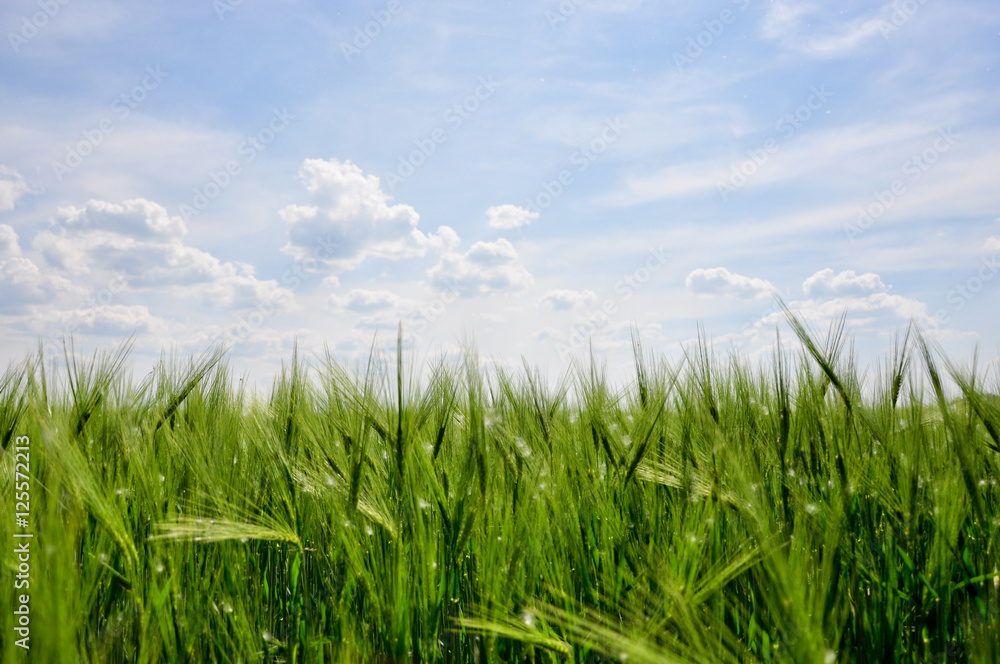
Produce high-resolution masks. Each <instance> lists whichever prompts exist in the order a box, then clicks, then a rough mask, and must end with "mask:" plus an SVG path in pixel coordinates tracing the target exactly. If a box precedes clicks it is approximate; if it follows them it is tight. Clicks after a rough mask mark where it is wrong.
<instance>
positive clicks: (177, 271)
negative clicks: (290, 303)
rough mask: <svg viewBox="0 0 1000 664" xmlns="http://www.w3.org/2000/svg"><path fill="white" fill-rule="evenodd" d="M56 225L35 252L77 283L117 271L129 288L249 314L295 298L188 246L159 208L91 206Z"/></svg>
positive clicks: (245, 268) (136, 203)
mask: <svg viewBox="0 0 1000 664" xmlns="http://www.w3.org/2000/svg"><path fill="white" fill-rule="evenodd" d="M56 220H57V222H58V223H59V224H60V226H61V228H60V229H59V232H58V233H53V232H50V231H43V232H41V233H39V234H38V235H36V236H35V238H34V241H33V243H32V245H33V246H34V248H35V249H37V250H38V251H39V252H40V253H41V254H42V255H43V256H44V257H45V260H46V262H47V263H49V265H51V266H52V267H53V268H55V269H58V270H62V271H65V272H67V273H69V274H71V275H75V276H76V277H77V278H81V277H83V276H86V275H94V274H95V273H97V272H101V271H116V272H119V273H121V274H122V275H123V276H124V280H125V281H126V282H127V283H128V287H129V288H130V289H133V290H150V291H159V292H161V293H164V294H168V295H172V296H174V297H177V298H179V299H191V298H196V299H198V300H200V301H202V302H204V303H206V304H210V305H212V306H213V307H232V308H244V307H249V306H253V305H254V303H255V302H274V303H277V302H282V301H287V300H290V299H291V296H292V294H291V291H289V290H288V289H285V288H281V287H280V286H279V285H278V283H277V282H276V281H274V280H267V281H261V280H259V279H257V278H256V277H255V276H254V268H253V266H251V265H248V264H245V263H238V262H223V261H220V260H219V259H218V258H216V257H215V256H213V255H211V254H209V253H207V252H204V251H201V250H200V249H196V248H194V247H190V246H187V245H186V244H185V243H184V235H185V234H186V233H187V228H186V226H185V225H184V222H183V220H182V219H181V218H180V217H170V216H169V215H168V214H167V211H166V209H165V208H164V207H163V206H161V205H158V204H157V203H154V202H152V201H148V200H145V199H141V198H138V199H132V200H128V201H125V202H124V203H121V204H115V203H108V202H105V201H97V200H92V201H89V202H88V203H87V204H86V205H85V206H84V207H80V208H76V207H66V208H60V210H59V212H58V214H57V216H56Z"/></svg>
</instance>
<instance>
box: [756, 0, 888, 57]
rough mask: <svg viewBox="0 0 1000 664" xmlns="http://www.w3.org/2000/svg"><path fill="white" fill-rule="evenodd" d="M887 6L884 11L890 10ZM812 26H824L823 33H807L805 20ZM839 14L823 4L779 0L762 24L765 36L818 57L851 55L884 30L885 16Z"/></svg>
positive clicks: (762, 32)
mask: <svg viewBox="0 0 1000 664" xmlns="http://www.w3.org/2000/svg"><path fill="white" fill-rule="evenodd" d="M886 7H891V5H885V6H884V7H883V9H882V11H881V12H880V13H882V14H886V13H888V12H887V10H886ZM807 18H812V19H813V20H811V21H808V22H806V26H807V27H808V28H812V27H813V26H823V27H825V28H827V30H826V31H825V32H823V33H812V34H804V33H805V29H803V27H802V26H803V22H804V19H807ZM837 19H838V16H835V15H833V14H831V13H829V12H827V13H826V14H824V13H823V7H822V5H814V4H812V3H810V2H801V1H795V0H775V1H773V2H771V4H770V5H769V8H768V11H767V15H766V16H765V18H764V21H763V23H762V24H761V34H762V36H763V37H764V38H765V39H771V40H776V41H779V42H781V44H782V45H783V46H785V47H786V48H789V49H792V50H795V51H798V52H800V53H803V54H805V55H810V56H813V57H817V58H835V57H841V56H844V55H848V54H850V53H851V52H853V51H854V50H855V49H856V48H857V47H858V45H860V44H861V43H862V42H864V41H866V40H867V39H869V38H871V37H874V36H875V35H878V34H880V33H881V32H882V26H883V25H884V24H885V23H884V20H883V19H881V18H864V17H860V18H856V19H854V20H850V21H846V22H843V21H838V20H837Z"/></svg>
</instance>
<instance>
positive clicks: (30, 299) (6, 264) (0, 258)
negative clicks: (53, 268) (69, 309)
mask: <svg viewBox="0 0 1000 664" xmlns="http://www.w3.org/2000/svg"><path fill="white" fill-rule="evenodd" d="M73 290H76V289H75V287H74V285H73V284H72V283H71V282H70V281H69V280H67V279H65V278H63V277H61V276H60V275H57V274H51V273H50V272H47V271H43V270H41V269H39V267H38V266H37V265H36V264H35V263H34V261H32V260H31V259H30V258H28V257H26V256H24V255H23V252H22V251H21V245H20V242H19V241H18V237H17V233H16V232H15V231H14V229H13V228H12V227H10V226H8V225H7V224H0V291H2V292H3V300H2V301H3V308H2V309H0V311H2V312H3V313H7V314H11V313H18V312H20V311H22V310H23V309H24V307H25V306H26V305H28V304H39V303H42V302H45V301H47V300H51V299H53V298H55V297H57V296H58V295H59V294H60V293H63V292H72V291H73Z"/></svg>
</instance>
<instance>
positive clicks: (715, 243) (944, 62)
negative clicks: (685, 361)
mask: <svg viewBox="0 0 1000 664" xmlns="http://www.w3.org/2000/svg"><path fill="white" fill-rule="evenodd" d="M0 29H2V33H3V35H4V40H3V43H2V44H0V102H2V103H0V339H2V345H0V362H3V363H4V364H6V363H7V362H10V361H18V360H20V359H22V358H23V357H25V355H26V354H27V353H29V352H32V351H33V350H35V349H37V347H38V344H39V343H42V344H43V346H44V347H45V348H46V351H47V352H49V353H50V354H51V353H56V352H61V348H62V339H64V338H67V337H68V336H70V335H71V336H72V338H73V342H74V347H75V348H76V349H77V350H80V351H81V352H85V353H89V352H92V351H94V350H96V349H102V348H113V347H115V346H116V345H117V344H121V343H122V342H123V340H125V339H127V338H130V337H131V339H132V341H133V343H134V351H133V359H134V361H135V363H136V366H137V367H141V366H144V365H148V364H150V363H152V362H154V361H155V360H156V358H158V357H160V355H161V353H164V352H180V353H182V354H184V353H188V354H190V353H197V352H201V351H204V350H205V349H206V348H208V347H210V346H211V345H212V344H217V343H224V344H226V347H227V348H228V350H229V352H230V357H231V363H232V365H233V367H234V368H235V369H237V370H238V371H241V372H247V373H248V375H251V376H252V377H253V378H254V379H256V380H259V381H267V380H269V378H270V377H271V376H272V375H273V374H274V372H275V371H277V370H279V369H280V366H281V363H282V361H286V362H287V361H288V360H289V359H290V357H291V353H292V348H293V344H295V343H297V344H298V347H299V352H300V354H302V355H304V356H306V357H309V358H317V357H319V356H320V355H321V354H325V353H329V354H330V355H331V356H332V357H334V358H335V359H337V360H338V361H341V362H345V363H353V362H358V361H363V359H364V358H366V357H367V356H368V354H369V352H370V351H371V349H372V348H373V346H374V347H382V346H383V345H391V344H394V343H395V338H396V330H397V326H398V325H399V324H400V323H401V324H402V328H403V335H404V338H405V341H406V344H407V348H409V349H412V350H413V351H414V353H416V355H417V356H419V357H421V358H431V357H435V356H439V355H440V354H441V353H445V354H452V355H454V354H455V353H458V352H460V351H461V349H462V348H467V347H469V346H470V345H472V344H474V345H475V346H476V348H477V349H478V352H479V353H480V355H481V356H482V357H483V358H484V360H485V359H489V361H490V362H494V363H497V364H500V365H508V364H509V365H514V366H520V364H521V362H522V358H523V360H526V361H527V362H528V363H529V364H530V365H532V366H536V367H539V368H540V369H541V370H542V371H544V372H546V373H547V374H549V375H560V374H562V373H563V372H565V371H566V370H567V368H569V367H571V366H573V365H574V363H577V362H580V361H586V360H587V358H588V357H589V353H590V352H591V350H592V352H593V353H594V355H595V356H596V357H597V358H598V359H599V360H600V361H602V362H606V363H607V366H608V367H609V369H610V371H611V373H612V376H613V377H622V378H624V377H626V376H627V374H628V373H629V371H630V366H631V357H632V348H631V334H632V332H633V331H638V333H639V335H640V338H641V339H642V343H643V345H644V347H645V348H646V349H647V350H648V351H650V352H653V353H656V354H663V355H665V356H666V357H668V358H676V357H678V356H679V354H680V353H681V352H682V349H683V348H684V347H685V345H687V344H689V343H691V342H692V340H694V339H696V338H697V335H698V330H699V326H703V328H704V331H705V335H706V336H707V337H708V338H709V339H711V340H712V344H713V347H714V349H715V350H716V352H717V353H719V354H724V353H730V352H735V353H739V354H741V355H743V356H745V357H748V358H753V357H755V356H765V355H766V354H767V353H769V352H770V351H769V349H770V348H771V346H772V345H773V343H774V340H775V330H776V329H777V328H778V327H779V326H780V325H782V322H781V321H782V316H781V314H780V312H779V310H778V306H777V298H779V297H780V298H781V299H783V300H784V301H785V302H787V303H788V305H789V307H790V308H791V309H792V310H793V311H795V312H797V313H798V314H799V315H800V316H801V317H802V318H803V319H804V320H806V321H807V322H808V323H809V324H810V325H811V326H812V327H813V328H814V329H816V330H819V331H823V330H825V329H826V328H827V327H828V326H829V325H830V323H831V322H832V321H834V320H836V319H838V318H839V317H840V316H841V315H842V314H844V313H845V312H846V314H847V326H848V330H849V333H850V335H851V337H852V339H853V340H854V342H855V344H856V348H857V352H858V353H859V355H860V356H861V357H862V360H866V361H874V358H877V357H879V356H880V354H882V353H884V352H885V351H886V349H887V348H888V347H889V346H890V343H891V338H892V335H893V334H894V333H896V332H898V331H900V330H902V329H904V328H905V327H906V325H907V324H908V323H909V322H910V321H913V322H914V323H915V324H916V325H918V326H919V328H920V329H921V330H922V331H923V332H924V333H925V335H927V337H928V338H930V339H932V340H933V341H934V342H935V343H938V344H940V346H941V347H942V348H943V349H944V351H945V352H947V353H949V354H951V355H954V356H955V357H958V358H969V357H971V354H972V352H973V349H974V348H975V347H976V346H977V345H978V346H980V347H981V348H982V351H983V353H984V355H986V356H988V357H996V356H997V349H998V346H1000V327H998V325H997V322H998V316H997V312H998V311H1000V263H998V259H1000V184H998V179H997V174H998V173H1000V151H998V148H1000V113H998V111H1000V85H998V84H997V83H998V74H1000V62H998V60H1000V12H997V11H996V8H995V6H994V2H993V0H980V1H970V0H955V1H952V2H947V3H946V2H943V1H942V0H897V1H896V2H892V3H885V2H855V1H852V0H846V1H844V2H839V3H820V2H803V1H799V0H772V1H771V2H765V1H762V0H716V1H714V2H679V1H666V0H664V1H654V0H562V1H557V0H551V1H548V0H542V1H539V2H516V1H515V2H496V1H495V0H494V1H493V2H485V1H476V0H466V1H464V2H453V1H449V0H436V1H434V2H430V1H429V0H375V1H371V2H353V3H320V2H311V1H308V0H272V1H270V2H264V1H263V0H174V1H171V2H165V1H159V0H151V1H149V2H143V3H134V2H123V1H116V0H5V2H4V3H3V4H2V6H0ZM785 329H786V334H785V335H783V336H784V337H787V328H785ZM428 361H429V360H428Z"/></svg>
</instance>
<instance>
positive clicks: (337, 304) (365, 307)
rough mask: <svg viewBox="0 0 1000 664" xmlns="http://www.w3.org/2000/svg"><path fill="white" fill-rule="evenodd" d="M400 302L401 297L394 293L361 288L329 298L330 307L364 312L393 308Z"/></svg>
mask: <svg viewBox="0 0 1000 664" xmlns="http://www.w3.org/2000/svg"><path fill="white" fill-rule="evenodd" d="M402 302H403V300H402V298H400V297H399V296H398V295H396V294H395V293H391V292H389V291H384V290H374V291H373V290H365V289H363V288H354V289H352V290H351V291H349V292H348V293H347V294H346V295H331V296H330V299H329V303H330V306H331V307H334V308H336V309H348V310H350V311H358V312H364V313H368V312H372V311H381V310H384V309H393V308H395V307H397V306H399V305H400V304H401V303H402Z"/></svg>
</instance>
